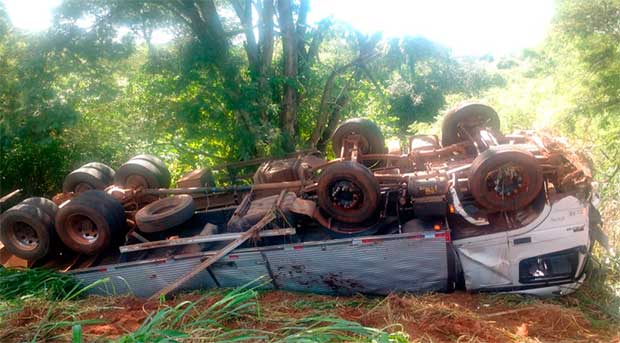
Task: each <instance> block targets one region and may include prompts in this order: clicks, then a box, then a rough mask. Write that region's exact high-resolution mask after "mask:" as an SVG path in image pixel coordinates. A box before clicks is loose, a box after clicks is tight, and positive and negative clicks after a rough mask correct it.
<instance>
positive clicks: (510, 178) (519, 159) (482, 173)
mask: <svg viewBox="0 0 620 343" xmlns="http://www.w3.org/2000/svg"><path fill="white" fill-rule="evenodd" d="M469 186H470V189H471V193H472V195H473V196H474V199H476V201H477V202H478V203H479V204H480V205H482V206H483V207H485V208H486V209H488V210H490V211H496V212H499V211H515V210H518V209H521V208H524V207H526V206H528V205H529V204H531V203H532V201H534V199H536V197H537V196H538V194H539V193H540V191H541V189H542V186H543V171H542V167H541V166H540V164H539V163H538V161H537V160H536V158H535V157H534V155H532V154H531V153H530V152H529V151H527V150H524V149H521V148H518V147H515V146H510V145H500V146H493V147H490V148H489V149H488V150H486V151H484V152H483V153H482V154H480V155H478V157H476V159H475V160H474V162H473V163H472V165H471V168H470V174H469Z"/></svg>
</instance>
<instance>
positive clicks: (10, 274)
mask: <svg viewBox="0 0 620 343" xmlns="http://www.w3.org/2000/svg"><path fill="white" fill-rule="evenodd" d="M106 282H108V280H107V279H102V280H99V281H98V282H95V283H93V284H91V285H89V286H87V287H83V286H82V285H81V284H80V283H78V282H77V281H76V280H75V279H73V278H72V277H70V276H68V275H64V274H59V273H56V272H53V271H50V270H45V269H4V268H2V269H0V300H2V302H1V303H0V304H1V306H0V328H1V329H2V334H1V335H0V341H5V340H9V339H10V340H14V339H17V340H19V341H31V342H39V341H48V340H55V339H57V338H58V335H57V333H58V332H59V331H64V329H66V328H71V327H74V326H76V325H77V326H79V325H88V324H96V323H100V322H101V320H80V319H79V317H80V314H81V313H82V310H83V309H81V308H80V307H79V305H78V303H76V302H75V300H77V299H78V298H81V297H82V296H83V295H84V294H86V292H87V291H88V290H89V289H90V288H92V287H97V286H99V285H101V284H103V283H106ZM26 307H28V308H29V310H30V311H31V312H36V313H37V314H36V315H33V317H34V318H35V320H33V321H31V322H29V323H27V324H26V326H25V327H12V326H11V324H10V323H9V322H8V320H7V319H8V317H9V316H10V315H11V314H14V313H17V312H19V311H22V310H23V309H24V308H26ZM61 335H64V332H61Z"/></svg>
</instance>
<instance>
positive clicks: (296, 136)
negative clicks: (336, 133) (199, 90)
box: [61, 0, 373, 158]
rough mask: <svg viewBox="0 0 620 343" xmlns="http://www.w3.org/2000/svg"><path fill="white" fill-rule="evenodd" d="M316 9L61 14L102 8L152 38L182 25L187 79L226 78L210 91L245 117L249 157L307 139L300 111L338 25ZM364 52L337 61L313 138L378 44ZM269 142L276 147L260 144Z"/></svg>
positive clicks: (207, 7)
mask: <svg viewBox="0 0 620 343" xmlns="http://www.w3.org/2000/svg"><path fill="white" fill-rule="evenodd" d="M309 9H310V6H309V1H308V0H300V1H298V2H297V1H293V0H278V1H273V0H256V1H251V0H234V1H227V2H223V3H219V2H218V3H216V2H214V1H213V0H197V1H192V0H176V1H165V2H147V1H130V2H127V1H119V0H108V1H102V0H92V1H75V0H72V1H66V2H65V3H64V4H63V8H62V10H61V20H64V21H75V20H77V19H79V18H84V17H86V16H89V15H90V16H94V18H95V24H94V25H95V26H100V25H101V26H107V25H116V26H121V25H126V26H129V27H131V28H132V30H133V31H134V32H139V33H142V36H143V37H144V38H145V39H146V40H147V42H148V41H150V37H151V34H152V32H153V30H156V29H158V28H174V29H177V30H179V32H180V33H181V34H182V35H184V36H185V37H186V39H185V41H184V43H183V47H182V49H181V52H182V54H183V56H181V57H182V58H183V64H184V68H183V69H184V70H183V80H182V81H184V82H186V85H189V84H193V81H195V80H197V79H200V78H201V77H202V76H204V75H207V76H208V79H209V82H216V83H217V84H218V86H217V87H211V88H210V90H215V92H216V93H217V94H205V95H204V96H205V97H216V98H218V101H219V102H223V103H224V104H225V107H226V109H227V110H228V111H230V113H231V114H232V119H233V121H234V122H235V123H237V125H238V128H237V131H238V132H237V135H236V136H240V137H241V140H240V141H241V142H243V146H242V147H241V148H240V150H239V151H238V157H239V158H247V157H250V156H253V155H257V154H264V153H278V152H287V151H291V150H294V149H295V148H300V147H303V146H304V145H305V143H306V142H305V141H304V140H302V138H301V137H302V136H303V133H302V132H300V128H301V127H302V126H303V125H302V124H301V123H300V119H299V113H300V109H301V108H303V107H305V106H306V101H307V97H306V92H307V89H308V87H309V85H310V84H311V83H314V82H315V80H314V78H315V77H317V75H316V71H315V69H313V68H314V66H315V65H316V64H319V63H320V60H319V59H318V55H319V51H320V48H321V45H322V43H323V41H324V39H325V37H326V35H327V34H328V31H329V29H330V27H331V23H330V22H329V21H324V22H322V23H320V24H319V25H316V26H311V25H309V24H308V22H307V17H308V11H309ZM239 40H242V41H243V44H242V50H239V47H240V46H239V45H238V44H236V42H237V41H239ZM149 46H151V45H150V44H149ZM151 49H152V46H151ZM241 51H243V53H242V52H241ZM364 54H366V55H361V54H360V55H358V56H356V57H354V60H352V61H349V62H347V63H344V64H343V65H336V66H333V67H332V72H331V74H330V75H329V76H328V77H326V79H325V81H324V82H325V84H324V87H323V89H324V90H325V91H324V92H323V94H324V95H323V97H324V99H325V100H324V101H323V103H324V105H323V106H322V107H321V108H320V111H321V115H319V116H318V121H317V122H316V123H315V124H316V127H319V130H318V131H317V132H316V133H315V134H314V135H313V138H312V139H310V140H308V141H307V143H309V144H310V145H312V146H317V145H318V144H319V143H322V142H321V140H322V139H323V136H329V135H330V134H331V132H327V133H326V134H325V135H323V133H324V132H323V131H325V130H327V131H329V130H330V127H331V126H329V125H328V123H329V122H330V121H333V120H330V119H331V118H330V116H332V117H333V116H335V115H337V114H336V113H335V112H334V111H333V110H330V108H331V107H333V106H338V105H330V103H329V100H328V99H333V98H337V95H334V94H339V93H340V92H341V91H342V89H335V87H334V84H335V83H336V81H337V80H336V78H338V77H340V75H341V74H342V73H344V72H346V71H348V70H349V69H350V68H352V67H353V66H355V65H359V64H362V63H365V62H367V60H368V58H369V57H370V56H372V55H373V52H372V49H369V50H368V51H365V52H364ZM332 92H334V93H332ZM340 103H342V100H341V101H340ZM203 105H204V107H202V108H201V109H199V110H204V111H209V112H218V110H217V109H216V108H215V106H211V105H209V104H207V103H206V102H205V103H204V104H203ZM194 110H196V108H194ZM219 112H222V111H221V110H219ZM224 112H227V111H224ZM336 112H337V111H336ZM221 115H223V116H226V115H227V114H226V113H221ZM274 129H275V130H274ZM257 142H258V145H259V146H257ZM261 143H262V144H261ZM274 143H275V144H274ZM274 146H275V148H274ZM261 147H269V149H270V150H271V151H260V150H261Z"/></svg>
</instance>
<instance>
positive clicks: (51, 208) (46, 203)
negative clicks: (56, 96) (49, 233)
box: [21, 197, 58, 221]
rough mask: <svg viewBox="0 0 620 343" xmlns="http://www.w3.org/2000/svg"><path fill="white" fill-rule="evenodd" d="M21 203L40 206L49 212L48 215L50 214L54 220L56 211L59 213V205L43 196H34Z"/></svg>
mask: <svg viewBox="0 0 620 343" xmlns="http://www.w3.org/2000/svg"><path fill="white" fill-rule="evenodd" d="M21 203H22V204H27V205H33V206H36V207H38V208H40V209H41V210H42V211H43V212H45V213H47V215H48V216H50V218H51V219H52V221H54V219H55V218H56V213H58V206H57V205H56V204H55V203H54V202H53V201H51V200H50V199H46V198H42V197H32V198H28V199H25V200H24V201H22V202H21Z"/></svg>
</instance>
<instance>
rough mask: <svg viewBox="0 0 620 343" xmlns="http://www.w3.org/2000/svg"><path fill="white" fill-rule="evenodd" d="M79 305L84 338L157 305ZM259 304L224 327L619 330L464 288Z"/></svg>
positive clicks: (544, 304) (416, 337)
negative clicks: (254, 312) (296, 323)
mask: <svg viewBox="0 0 620 343" xmlns="http://www.w3.org/2000/svg"><path fill="white" fill-rule="evenodd" d="M201 297H203V295H202V294H197V293H190V294H183V295H180V296H178V297H176V298H175V299H173V300H169V301H167V303H166V305H175V304H178V303H180V302H181V301H185V300H190V301H195V300H198V299H200V298H201ZM216 299H217V296H214V297H213V300H211V299H207V301H206V302H204V303H203V304H202V305H201V306H208V305H209V304H210V303H212V301H215V300H216ZM80 303H81V304H80V305H79V306H81V307H83V309H82V310H81V311H80V312H79V313H80V315H79V317H78V318H76V319H100V320H102V323H99V324H93V325H85V326H84V327H83V329H84V337H85V340H84V341H85V342H90V341H104V340H107V339H114V338H116V337H119V336H121V335H123V334H126V333H128V332H133V331H135V330H136V329H138V327H140V325H141V324H142V322H143V321H144V320H145V319H146V318H147V315H148V314H149V313H151V312H153V311H156V310H157V309H158V308H159V307H160V306H162V305H160V304H159V303H157V302H146V301H145V300H142V299H137V298H134V297H107V298H106V297H89V298H87V299H85V300H81V301H80ZM258 303H259V305H260V313H261V315H260V317H252V319H247V320H243V321H237V322H234V323H229V324H230V326H231V327H233V328H254V329H263V330H268V331H271V330H275V329H277V328H278V327H280V325H281V324H282V323H283V322H284V321H285V320H287V319H291V318H303V317H307V316H311V315H322V316H335V317H340V318H343V319H347V320H351V321H355V322H359V323H361V324H362V325H365V326H370V327H376V328H380V329H386V330H387V331H390V330H394V331H404V332H406V333H407V334H408V335H409V336H410V339H411V341H422V342H455V341H458V342H593V341H597V342H620V339H619V338H618V337H619V336H618V335H619V334H618V330H620V329H619V328H613V327H612V328H610V327H609V326H607V327H595V325H594V324H593V323H595V321H593V320H591V319H588V318H586V316H585V315H584V314H583V313H581V312H579V311H578V310H576V309H574V308H567V307H565V306H563V305H559V304H557V303H554V301H549V300H539V299H534V298H529V299H528V298H526V299H524V298H522V297H518V298H517V297H514V296H505V295H504V296H498V295H497V296H491V295H479V294H469V293H453V294H430V295H424V296H411V295H390V296H388V297H374V298H368V297H363V296H354V297H332V296H321V295H312V294H299V293H290V292H284V291H270V292H261V293H260V294H259V297H258ZM44 312H45V309H43V308H41V307H40V306H37V305H36V304H32V305H31V306H25V307H24V308H23V309H22V310H21V311H19V312H17V313H14V314H12V315H11V316H9V317H7V319H8V320H10V323H6V324H9V325H8V326H9V327H12V328H13V330H15V329H16V328H17V327H24V328H25V327H27V326H28V322H30V321H34V320H37V318H40V317H41V316H43V315H44ZM65 330H66V331H69V329H68V328H67V329H65ZM18 331H19V329H18ZM1 334H2V332H0V336H2V335H1ZM19 337H20V335H19V333H13V334H11V335H10V336H4V338H3V340H2V341H19V340H20V339H19ZM66 338H67V339H69V336H67V337H66ZM13 339H14V340H13Z"/></svg>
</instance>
